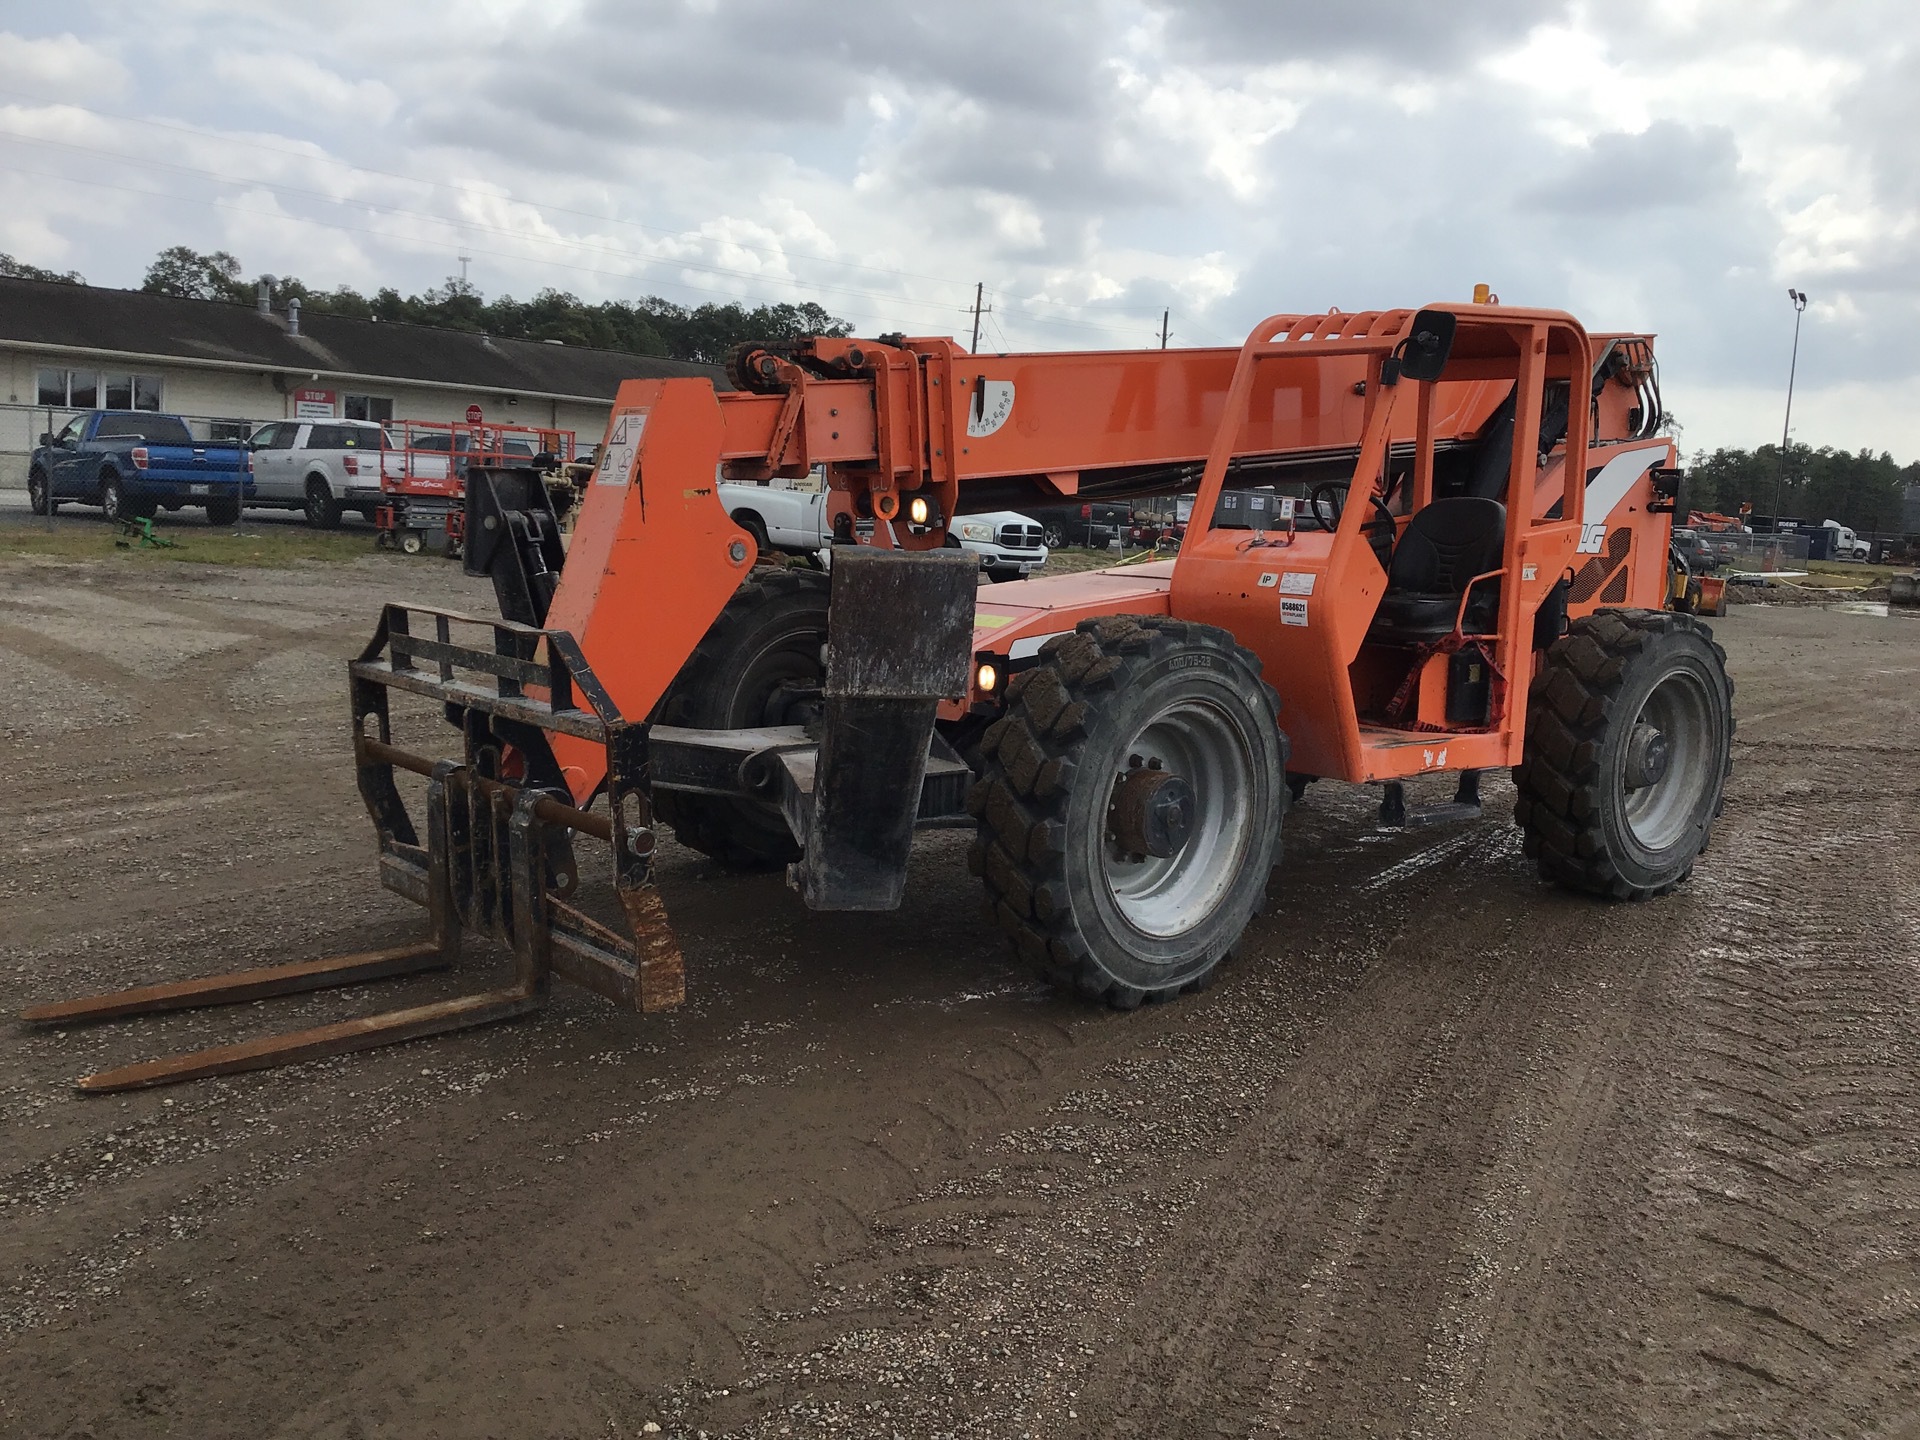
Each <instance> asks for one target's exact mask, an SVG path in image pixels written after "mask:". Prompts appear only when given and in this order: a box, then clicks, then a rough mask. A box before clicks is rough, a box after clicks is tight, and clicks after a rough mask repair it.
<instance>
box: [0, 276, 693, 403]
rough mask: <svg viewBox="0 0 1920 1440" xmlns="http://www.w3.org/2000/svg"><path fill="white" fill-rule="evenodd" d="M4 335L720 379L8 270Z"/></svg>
mask: <svg viewBox="0 0 1920 1440" xmlns="http://www.w3.org/2000/svg"><path fill="white" fill-rule="evenodd" d="M8 344H12V345H21V346H33V345H46V346H59V347H62V348H67V349H77V350H110V351H117V352H120V353H122V354H125V355H142V356H153V357H155V358H160V359H167V360H173V361H177V362H179V363H182V364H189V365H190V364H193V363H195V362H198V363H201V364H212V365H215V366H217V367H219V368H222V369H231V368H234V367H236V366H241V367H245V368H248V369H251V368H254V367H258V368H259V369H261V370H279V371H285V372H286V373H288V374H300V375H309V374H314V373H316V372H317V373H319V374H322V375H326V376H331V377H337V378H346V377H355V376H365V377H367V378H368V379H382V380H393V381H398V382H401V383H408V382H412V383H416V384H428V385H444V386H456V387H459V388H462V389H473V390H498V391H503V392H505V393H508V394H518V395H540V396H562V397H573V398H580V399H600V400H611V399H613V396H614V392H615V391H616V390H618V389H619V386H620V382H621V381H623V380H652V379H664V378H668V377H671V376H676V375H693V376H700V377H703V378H707V379H715V380H718V379H719V378H720V371H719V370H718V369H716V368H715V367H713V366H710V365H689V364H685V363H683V362H681V361H678V360H659V359H654V358H652V357H650V356H645V355H629V354H627V353H626V352H624V351H619V350H590V349H587V348H585V347H584V346H579V345H549V344H546V343H544V342H542V341H537V340H501V339H496V338H494V337H493V336H489V335H478V334H475V333H473V332H472V331H467V330H443V329H439V328H437V327H435V326H431V325H405V324H399V323H396V322H393V321H388V320H352V319H348V318H346V317H345V316H340V315H326V314H321V313H319V312H318V311H314V310H304V311H303V313H302V314H301V316H300V333H299V334H298V335H290V334H288V333H287V317H286V315H285V313H284V312H282V311H276V312H274V313H272V314H269V315H263V314H261V313H260V311H259V309H258V308H257V307H255V306H252V305H229V304H226V303H224V302H222V301H215V300H182V299H177V298H175V297H174V296H171V295H148V294H146V293H144V292H143V291H139V290H108V289H104V288H101V287H99V286H94V285H65V284H56V283H53V282H49V281H41V280H15V279H11V278H6V277H0V345H8ZM721 383H722V384H724V383H725V382H724V381H721Z"/></svg>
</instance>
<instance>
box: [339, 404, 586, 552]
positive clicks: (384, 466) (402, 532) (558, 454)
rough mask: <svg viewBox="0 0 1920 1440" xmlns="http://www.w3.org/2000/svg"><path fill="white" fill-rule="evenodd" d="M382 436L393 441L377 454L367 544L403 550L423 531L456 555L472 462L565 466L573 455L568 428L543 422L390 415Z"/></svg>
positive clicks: (416, 545) (416, 548)
mask: <svg viewBox="0 0 1920 1440" xmlns="http://www.w3.org/2000/svg"><path fill="white" fill-rule="evenodd" d="M387 434H388V436H389V438H390V439H392V440H394V441H395V442H397V443H395V444H394V445H392V446H390V447H389V448H388V449H387V450H386V451H385V452H384V453H383V455H382V457H381V466H380V492H381V496H382V501H381V504H380V506H379V508H378V509H377V510H375V511H374V516H373V523H374V526H375V529H376V533H375V535H374V544H375V545H377V546H379V547H380V548H381V549H383V550H391V549H396V548H397V549H400V550H403V551H405V552H406V553H407V554H409V555H417V554H419V553H420V551H421V550H423V549H425V548H426V544H427V540H428V537H429V536H431V535H434V534H442V535H444V536H445V544H446V551H447V554H448V555H449V556H452V557H456V558H457V557H458V556H459V554H460V552H461V549H462V547H463V546H464V545H465V543H466V533H467V524H466V521H467V506H466V488H467V471H468V470H469V469H471V468H472V467H474V466H479V467H480V468H482V469H488V468H493V467H497V466H517V467H525V466H530V465H535V464H542V465H553V464H565V463H567V462H568V461H570V460H572V459H573V458H574V432H573V431H571V430H555V429H550V428H547V427H542V426H534V425H495V424H483V425H469V424H463V423H461V422H458V421H453V422H447V421H435V420H395V421H390V422H388V425H387ZM543 457H551V459H545V458H543Z"/></svg>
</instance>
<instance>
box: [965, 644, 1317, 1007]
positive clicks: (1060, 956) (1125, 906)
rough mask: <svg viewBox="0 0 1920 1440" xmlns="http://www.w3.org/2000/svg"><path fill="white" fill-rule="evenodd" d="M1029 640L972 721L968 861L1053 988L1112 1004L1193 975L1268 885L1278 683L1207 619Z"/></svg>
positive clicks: (1201, 973) (1214, 961)
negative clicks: (1002, 702) (1000, 694)
mask: <svg viewBox="0 0 1920 1440" xmlns="http://www.w3.org/2000/svg"><path fill="white" fill-rule="evenodd" d="M1040 654H1041V663H1040V664H1039V665H1038V666H1036V667H1035V668H1033V669H1031V670H1027V671H1023V672H1022V673H1021V674H1019V675H1017V676H1015V677H1014V679H1013V681H1012V683H1010V684H1009V685H1008V687H1007V709H1006V713H1005V714H1004V716H1003V717H1002V718H1001V719H1000V720H998V721H996V722H995V723H994V724H993V725H992V726H990V727H989V728H988V730H987V732H986V733H985V735H983V736H982V737H981V742H980V757H981V759H980V763H981V778H980V780H979V781H978V782H977V783H976V784H975V786H974V788H973V791H972V794H971V795H970V796H969V799H968V808H969V809H970V810H971V811H972V812H973V814H974V816H975V817H976V819H977V821H978V823H979V832H978V835H977V837H976V839H975V841H974V845H973V850H972V853H971V855H970V856H969V863H970V866H971V868H972V869H973V871H974V873H975V874H977V875H979V876H980V877H981V879H982V880H983V881H984V882H985V884H986V888H987V896H988V899H989V901H990V903H991V905H992V908H993V912H994V916H995V918H996V919H997V920H998V921H999V923H1000V927H1001V928H1002V929H1003V930H1005V931H1006V933H1007V934H1008V936H1009V937H1010V938H1011V939H1012V941H1013V943H1014V947H1015V949H1016V950H1018V951H1019V953H1020V954H1021V956H1022V957H1023V958H1024V959H1025V960H1026V961H1027V962H1028V963H1029V964H1031V965H1032V966H1033V967H1034V968H1035V969H1036V970H1038V971H1039V973H1040V974H1041V976H1042V977H1043V978H1045V979H1046V980H1047V981H1049V982H1050V983H1051V984H1053V985H1054V986H1055V987H1056V988H1058V989H1061V990H1065V991H1072V992H1075V993H1077V994H1080V995H1084V996H1087V997H1089V998H1091V999H1097V1000H1104V1001H1106V1002H1107V1003H1108V1004H1110V1005H1113V1006H1115V1007H1116V1008H1119V1009H1125V1010H1130V1009H1132V1008H1134V1007H1135V1006H1137V1005H1139V1004H1140V1003H1141V1002H1142V1001H1148V1000H1164V999H1168V998H1171V997H1172V996H1174V995H1177V994H1179V993H1180V992H1181V991H1183V990H1191V989H1198V988H1200V987H1201V986H1202V985H1204V984H1205V983H1206V982H1207V980H1208V979H1209V978H1210V977H1211V975H1212V973H1213V970H1214V968H1215V967H1216V966H1218V965H1219V963H1220V962H1221V960H1222V959H1224V958H1225V957H1226V955H1227V953H1228V952H1229V951H1230V950H1231V949H1232V948H1233V946H1234V945H1235V944H1236V943H1237V942H1238V940H1239V938H1240V934H1241V932H1242V931H1243V930H1244V929H1245V928H1246V926H1247V923H1248V922H1249V921H1250V920H1251V919H1252V918H1253V916H1254V915H1255V914H1257V913H1259V911H1260V910H1261V909H1262V908H1263V907H1264V905H1265V902H1266V891H1267V881H1268V877H1269V874H1270V872H1271V871H1272V869H1273V864H1274V860H1275V858H1276V856H1277V854H1278V849H1279V844H1280V827H1281V822H1282V820H1283V818H1284V816H1285V813H1286V807H1287V786H1286V780H1285V776H1286V759H1287V742H1286V737H1285V736H1284V735H1282V734H1281V732H1280V728H1279V724H1278V714H1279V701H1278V699H1277V698H1276V697H1275V695H1274V693H1273V690H1272V689H1271V688H1270V687H1269V686H1267V685H1266V684H1265V683H1263V682H1262V681H1261V679H1260V662H1259V660H1258V659H1257V658H1255V657H1254V656H1253V655H1252V654H1250V653H1249V652H1248V651H1246V650H1243V649H1242V648H1240V646H1238V645H1236V644H1235V643H1234V641H1233V637H1232V636H1231V635H1229V634H1227V633H1226V632H1225V631H1223V630H1217V629H1214V628H1213V627H1211V626H1206V625H1195V624H1190V623H1187V622H1184V621H1178V620H1168V619H1163V618H1160V617H1147V616H1125V615H1122V616H1109V617H1106V618H1103V619H1100V620H1089V621H1085V622H1083V623H1082V624H1081V625H1080V627H1079V629H1078V630H1077V631H1076V632H1075V633H1074V634H1072V635H1070V636H1064V637H1061V638H1059V639H1056V640H1052V641H1049V642H1048V644H1047V645H1046V646H1045V647H1044V648H1043V649H1042V650H1041V652H1040ZM1176 787H1184V793H1182V791H1181V790H1180V789H1178V788H1176Z"/></svg>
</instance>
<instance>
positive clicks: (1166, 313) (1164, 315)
mask: <svg viewBox="0 0 1920 1440" xmlns="http://www.w3.org/2000/svg"><path fill="white" fill-rule="evenodd" d="M1172 319H1173V311H1171V310H1162V311H1161V312H1160V348H1161V349H1162V350H1164V349H1166V348H1167V322H1168V321H1170V320H1172Z"/></svg>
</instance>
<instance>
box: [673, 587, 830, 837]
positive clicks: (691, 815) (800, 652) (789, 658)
mask: <svg viewBox="0 0 1920 1440" xmlns="http://www.w3.org/2000/svg"><path fill="white" fill-rule="evenodd" d="M826 642H827V577H826V576H825V575H822V574H819V573H818V572H815V571H810V570H774V569H759V570H754V571H753V572H752V573H751V574H750V575H749V576H748V578H747V580H746V581H745V583H743V584H742V585H741V586H740V588H739V589H738V590H737V591H735V592H734V594H733V597H732V598H731V599H730V600H728V601H727V604H726V608H725V609H723V610H722V611H721V612H720V614H719V616H718V618H716V619H715V620H714V622H713V624H712V625H711V626H709V627H708V628H707V633H706V635H705V636H704V637H702V639H701V641H700V643H699V645H698V646H696V647H695V648H694V652H693V654H692V655H690V656H688V657H687V663H686V664H685V665H683V666H681V667H680V673H679V675H678V676H676V677H675V678H674V682H673V685H672V688H670V689H669V690H668V691H667V695H666V698H665V699H664V700H662V701H661V702H660V706H659V708H658V709H657V710H656V711H655V713H654V717H653V718H654V719H655V721H657V722H658V723H660V724H662V725H685V726H689V727H692V728H695V729H701V730H732V729H740V728H743V727H746V726H754V725H789V724H798V723H803V721H804V719H805V718H806V717H805V716H804V715H803V714H801V713H797V712H795V711H794V709H793V704H792V702H791V699H790V696H791V690H790V689H788V688H787V687H790V686H793V685H801V686H805V685H812V686H818V685H819V684H820V681H821V679H822V676H823V674H824V670H823V667H822V664H821V658H820V652H821V647H822V646H824V645H825V644H826ZM653 804H654V812H655V814H657V815H658V816H659V818H660V819H662V820H665V821H666V822H667V823H668V824H669V825H671V826H672V827H673V832H674V834H675V835H676V836H678V837H679V840H680V843H681V844H682V845H685V846H687V847H689V848H690V849H694V850H698V851H699V852H700V853H701V854H703V855H708V856H711V857H712V858H713V859H715V860H718V861H720V863H721V864H723V865H727V866H730V867H732V868H733V869H736V870H765V869H771V868H773V867H774V866H778V865H785V864H787V863H789V862H791V861H794V860H798V859H799V858H800V848H799V846H798V845H797V844H796V843H795V842H794V839H793V834H792V832H791V831H790V830H789V829H788V828H787V822H786V821H785V819H783V818H782V817H781V814H780V810H779V807H778V806H775V805H772V804H767V803H763V802H760V801H754V800H746V799H733V798H730V797H727V796H720V795H691V794H686V793H684V792H675V791H671V790H658V791H655V792H654V797H653Z"/></svg>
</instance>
